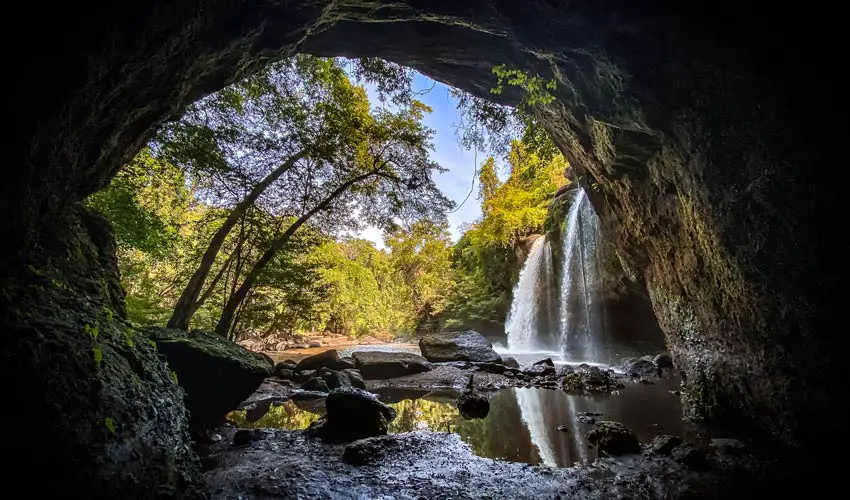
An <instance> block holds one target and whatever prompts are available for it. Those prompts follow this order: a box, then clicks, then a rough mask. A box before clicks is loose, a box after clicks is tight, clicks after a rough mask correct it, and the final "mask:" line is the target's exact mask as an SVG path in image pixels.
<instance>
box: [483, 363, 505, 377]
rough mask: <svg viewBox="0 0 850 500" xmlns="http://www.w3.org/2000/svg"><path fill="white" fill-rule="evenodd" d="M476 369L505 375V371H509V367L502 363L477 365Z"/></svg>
mask: <svg viewBox="0 0 850 500" xmlns="http://www.w3.org/2000/svg"><path fill="white" fill-rule="evenodd" d="M475 368H476V369H477V370H478V371H482V372H487V373H495V374H501V373H505V370H507V369H508V367H507V366H505V365H503V364H502V363H476V364H475Z"/></svg>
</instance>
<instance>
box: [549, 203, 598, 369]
mask: <svg viewBox="0 0 850 500" xmlns="http://www.w3.org/2000/svg"><path fill="white" fill-rule="evenodd" d="M598 233H599V222H598V218H597V216H596V213H595V212H594V211H593V206H592V205H591V204H590V201H589V200H588V199H587V194H586V193H585V192H584V190H583V189H579V191H578V193H577V194H576V197H575V199H574V200H573V204H572V206H571V207H570V211H569V213H568V214H567V221H566V226H565V227H564V241H563V251H564V254H563V260H562V262H563V272H562V274H561V286H560V301H559V303H560V348H561V352H563V353H564V355H565V356H566V357H567V359H569V360H571V361H579V360H586V361H599V360H600V354H601V353H600V352H599V350H600V349H599V348H600V346H599V341H598V338H597V337H598V336H599V335H601V333H602V332H601V328H600V327H601V324H600V323H601V321H600V319H601V318H600V314H599V311H598V310H597V309H598V308H597V307H596V304H595V303H594V300H593V291H594V285H595V284H596V282H597V278H598V275H599V272H598V270H597V266H596V244H597V241H598V237H599V234H598Z"/></svg>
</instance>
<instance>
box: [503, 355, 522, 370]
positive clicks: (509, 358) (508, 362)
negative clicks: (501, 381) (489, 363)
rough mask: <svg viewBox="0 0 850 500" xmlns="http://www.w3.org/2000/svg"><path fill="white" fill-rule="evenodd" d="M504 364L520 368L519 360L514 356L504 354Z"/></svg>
mask: <svg viewBox="0 0 850 500" xmlns="http://www.w3.org/2000/svg"><path fill="white" fill-rule="evenodd" d="M502 364H503V365H505V366H507V367H509V368H519V361H517V360H516V358H514V357H512V356H502Z"/></svg>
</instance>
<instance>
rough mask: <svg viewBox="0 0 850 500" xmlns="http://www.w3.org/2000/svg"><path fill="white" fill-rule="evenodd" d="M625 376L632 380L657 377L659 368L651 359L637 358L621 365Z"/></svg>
mask: <svg viewBox="0 0 850 500" xmlns="http://www.w3.org/2000/svg"><path fill="white" fill-rule="evenodd" d="M623 371H624V372H626V375H628V376H630V377H634V378H644V377H655V376H658V375H659V368H658V367H657V366H655V363H654V362H653V361H652V359H647V358H646V357H644V358H637V359H634V358H633V359H629V360H627V361H626V362H625V363H624V364H623Z"/></svg>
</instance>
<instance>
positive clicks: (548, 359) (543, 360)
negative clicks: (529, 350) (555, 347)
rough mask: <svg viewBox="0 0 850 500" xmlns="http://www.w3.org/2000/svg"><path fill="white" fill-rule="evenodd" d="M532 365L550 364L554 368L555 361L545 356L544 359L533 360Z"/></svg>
mask: <svg viewBox="0 0 850 500" xmlns="http://www.w3.org/2000/svg"><path fill="white" fill-rule="evenodd" d="M534 365H536V366H537V365H539V366H551V367H552V368H554V367H555V362H554V361H552V358H546V359H541V360H540V361H535V362H534Z"/></svg>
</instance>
